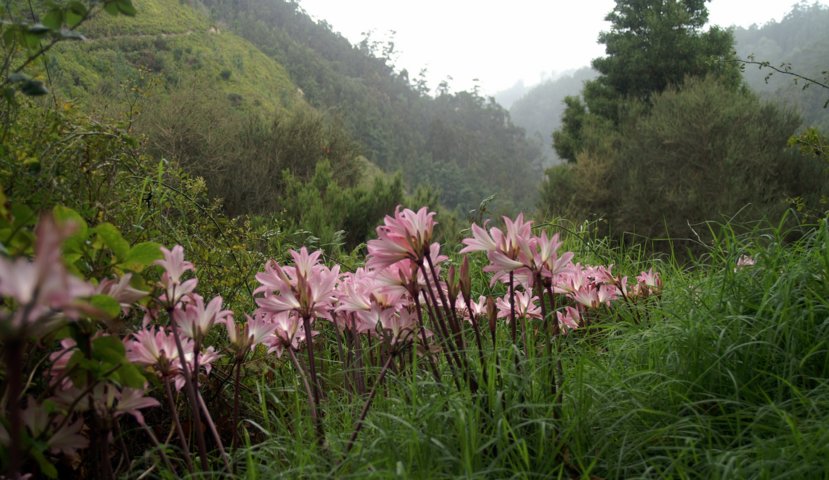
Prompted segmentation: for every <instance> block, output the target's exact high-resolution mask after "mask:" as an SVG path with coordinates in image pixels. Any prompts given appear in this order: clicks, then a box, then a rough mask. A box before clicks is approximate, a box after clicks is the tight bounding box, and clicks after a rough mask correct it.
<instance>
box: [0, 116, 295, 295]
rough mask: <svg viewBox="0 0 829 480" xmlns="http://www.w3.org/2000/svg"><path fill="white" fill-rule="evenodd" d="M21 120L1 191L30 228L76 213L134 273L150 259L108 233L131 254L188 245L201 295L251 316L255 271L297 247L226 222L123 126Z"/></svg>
mask: <svg viewBox="0 0 829 480" xmlns="http://www.w3.org/2000/svg"><path fill="white" fill-rule="evenodd" d="M16 113H17V117H16V120H15V122H14V123H13V124H11V125H9V127H7V129H5V130H4V131H3V132H2V133H3V135H2V136H0V139H2V143H0V166H2V169H0V188H1V189H2V192H4V193H5V195H6V196H7V197H8V199H9V201H10V202H11V203H12V204H13V205H16V204H19V205H21V206H22V205H26V206H27V207H28V208H29V209H30V215H31V217H32V218H31V219H32V221H34V219H35V218H37V215H38V213H39V212H42V211H47V210H51V209H52V208H53V207H54V206H55V205H64V206H67V207H69V208H71V209H74V210H75V211H77V212H78V213H79V214H80V217H81V218H83V219H84V220H85V222H86V223H88V224H89V225H90V227H95V231H96V232H98V235H99V236H100V237H101V238H102V239H103V240H102V241H104V242H106V244H107V245H108V248H109V249H110V250H112V252H113V255H115V256H116V257H117V256H118V255H122V256H124V259H123V262H124V265H127V266H128V265H129V264H130V262H135V261H136V260H137V259H141V258H143V257H144V256H145V253H146V252H144V253H142V252H141V251H140V250H137V251H135V252H133V253H132V254H130V251H124V245H123V242H121V241H120V240H118V238H117V237H115V236H113V234H112V232H111V231H110V230H109V229H108V227H101V225H105V224H106V223H110V224H112V225H114V226H115V227H117V229H118V231H120V232H121V234H123V238H124V239H126V241H127V242H128V244H129V245H136V244H142V242H157V243H159V244H162V245H165V246H167V247H170V248H171V247H172V246H174V245H176V244H180V245H182V246H184V248H185V250H186V251H187V252H188V253H187V256H188V259H191V260H192V261H193V262H195V264H196V265H198V268H199V274H200V282H199V288H200V290H201V291H202V292H204V294H205V295H216V294H220V295H222V296H223V297H224V299H225V302H226V304H227V305H229V306H230V307H232V308H237V309H242V310H245V311H247V310H248V309H250V308H252V298H251V291H252V287H250V286H251V285H252V284H253V283H252V281H253V279H252V275H253V273H254V272H255V271H256V269H258V268H261V265H262V264H263V263H264V261H265V259H266V258H267V257H268V256H278V255H280V254H282V253H283V252H284V251H286V250H287V248H290V247H293V246H294V244H293V243H291V240H290V239H288V238H287V234H286V232H284V231H283V230H280V226H281V221H280V220H278V219H272V220H271V221H270V222H269V223H268V225H264V226H262V227H261V228H253V227H252V226H251V224H250V222H249V220H248V219H247V218H244V217H240V218H236V219H231V218H229V217H227V216H226V215H225V214H224V213H223V212H222V206H221V204H220V203H219V202H217V201H215V200H212V199H211V198H210V196H209V195H208V191H207V188H206V185H205V182H204V181H203V180H202V179H199V178H194V177H192V176H190V175H188V174H187V173H185V172H184V171H183V170H182V169H181V168H180V167H178V166H176V164H175V163H174V162H170V161H167V160H159V159H156V158H152V157H150V156H148V155H146V154H144V153H142V150H143V145H142V143H141V142H140V141H139V140H138V139H137V138H136V137H134V136H131V135H129V134H128V133H127V132H126V131H125V130H124V129H123V128H121V127H119V126H116V125H105V124H101V123H100V122H97V121H95V120H92V119H90V118H89V117H88V116H86V115H85V114H83V113H81V112H79V111H78V110H76V109H71V108H69V109H66V110H63V111H61V112H55V111H52V110H48V109H41V108H40V107H38V106H34V105H31V104H29V103H24V104H22V105H21V107H20V109H18V110H17V111H16ZM96 226H97V227H96ZM274 231H277V232H279V233H278V234H274V233H273V232H274ZM265 232H267V234H266V233H265ZM91 265H95V263H91ZM125 268H126V267H125ZM85 273H86V274H90V275H94V276H98V275H104V274H107V275H108V274H109V271H98V270H95V271H91V272H89V271H86V272H85Z"/></svg>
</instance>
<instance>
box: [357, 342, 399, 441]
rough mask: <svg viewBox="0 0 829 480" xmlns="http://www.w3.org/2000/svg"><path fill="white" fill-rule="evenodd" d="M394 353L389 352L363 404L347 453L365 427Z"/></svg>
mask: <svg viewBox="0 0 829 480" xmlns="http://www.w3.org/2000/svg"><path fill="white" fill-rule="evenodd" d="M394 356H395V355H394V353H393V352H392V353H389V356H388V357H387V358H386V362H385V363H384V364H383V368H382V370H380V375H379V376H378V377H377V381H376V382H374V385H372V386H371V392H370V393H369V394H368V398H367V399H366V403H365V405H363V410H362V411H361V412H360V418H359V419H358V420H357V424H356V425H355V426H354V432H352V433H351V438H349V439H348V444H346V446H345V455H348V452H350V451H351V447H353V446H354V442H355V441H356V440H357V435H359V434H360V430H362V428H363V422H364V421H365V419H366V416H367V415H368V409H369V408H371V402H372V401H373V400H374V397H375V396H376V395H377V390H378V387H379V386H380V384H381V383H383V378H384V377H385V376H386V372H387V371H388V369H389V365H391V361H392V360H393V359H394Z"/></svg>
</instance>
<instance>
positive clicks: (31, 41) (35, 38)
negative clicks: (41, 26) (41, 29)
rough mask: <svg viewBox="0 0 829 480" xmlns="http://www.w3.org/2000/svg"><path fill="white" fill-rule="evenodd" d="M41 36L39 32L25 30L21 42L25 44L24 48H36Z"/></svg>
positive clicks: (38, 45)
mask: <svg viewBox="0 0 829 480" xmlns="http://www.w3.org/2000/svg"><path fill="white" fill-rule="evenodd" d="M41 36H42V35H40V34H37V33H34V32H30V31H28V30H26V31H25V32H24V33H23V43H24V44H25V45H26V48H28V49H30V50H36V49H37V48H38V47H40V37H41Z"/></svg>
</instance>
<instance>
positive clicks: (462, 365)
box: [419, 253, 478, 393]
mask: <svg viewBox="0 0 829 480" xmlns="http://www.w3.org/2000/svg"><path fill="white" fill-rule="evenodd" d="M425 257H426V263H427V264H429V270H430V271H431V274H432V278H433V279H434V282H435V289H436V290H437V291H438V295H440V301H441V303H442V304H443V308H441V307H440V305H438V303H437V299H436V298H435V292H434V291H433V290H432V288H431V287H430V286H429V274H428V273H427V272H425V271H424V272H423V277H424V278H425V279H426V286H427V289H428V290H429V295H430V297H431V300H432V304H433V305H434V307H435V310H438V311H439V312H440V311H442V312H447V311H448V312H449V313H450V315H451V318H450V320H449V322H448V323H449V328H452V330H453V332H452V335H449V334H448V333H449V332H448V331H446V332H445V333H444V335H446V342H445V343H447V344H448V345H449V347H450V349H451V351H452V356H453V357H454V359H455V363H456V364H457V368H459V369H461V370H463V372H464V374H465V377H466V381H467V383H468V384H469V388H470V390H471V391H472V393H475V392H477V391H478V382H477V381H476V380H475V376H474V375H473V374H472V371H471V370H470V369H469V363H468V361H467V359H466V354H465V352H463V351H462V350H461V345H462V340H461V330H460V325H459V324H458V319H457V318H456V317H455V312H454V310H453V309H452V308H450V307H449V302H448V301H447V300H446V295H444V293H443V289H442V288H440V278H439V277H438V275H437V271H436V270H435V265H434V263H432V257H431V255H429V253H426V255H425ZM419 268H421V270H423V263H420V265H419ZM443 328H444V330H447V329H446V326H445V325H444V327H443Z"/></svg>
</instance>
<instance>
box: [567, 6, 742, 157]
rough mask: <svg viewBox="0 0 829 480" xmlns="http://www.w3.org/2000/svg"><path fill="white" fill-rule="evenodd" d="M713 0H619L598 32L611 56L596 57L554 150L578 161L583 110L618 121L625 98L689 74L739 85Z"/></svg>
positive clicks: (648, 92)
mask: <svg viewBox="0 0 829 480" xmlns="http://www.w3.org/2000/svg"><path fill="white" fill-rule="evenodd" d="M707 1H709V0H617V1H616V7H615V8H614V9H613V11H612V12H610V13H609V14H608V15H607V17H606V18H605V19H606V20H607V21H609V22H611V24H612V25H611V28H610V31H607V32H602V33H601V35H599V42H600V43H603V44H604V45H605V51H606V52H607V56H605V57H601V58H596V59H594V60H593V68H595V69H596V70H597V71H598V72H599V73H600V74H601V75H600V76H599V77H598V78H597V79H595V80H592V81H588V82H586V83H585V86H584V90H583V91H582V96H583V98H584V102H583V104H582V102H578V101H574V100H571V101H569V102H568V104H567V109H566V110H565V112H564V118H565V119H566V120H570V121H565V122H564V123H563V125H562V130H561V132H562V133H561V134H560V135H557V136H556V138H555V139H554V144H555V146H556V150H557V151H559V154H560V155H562V154H563V155H562V157H563V158H566V159H567V160H568V161H571V162H573V161H575V159H576V154H577V153H578V151H579V150H580V149H581V145H579V143H578V139H579V138H581V137H582V135H581V133H580V132H579V129H580V125H581V124H583V123H584V122H583V120H582V121H572V120H575V119H578V118H580V117H583V112H584V110H585V108H586V112H587V113H588V114H590V115H598V116H601V117H604V118H607V119H609V120H611V121H613V123H614V124H618V122H619V119H620V118H621V116H622V110H623V109H624V108H625V104H626V102H628V101H630V100H643V101H646V102H647V100H648V99H649V98H650V97H651V96H652V95H653V94H655V93H659V92H662V91H664V90H665V89H666V88H667V87H669V86H671V85H674V86H676V85H680V84H681V83H682V82H683V81H684V80H685V78H687V77H703V76H705V75H714V76H716V77H718V78H719V79H720V80H721V81H722V82H723V83H724V84H725V85H729V86H731V87H733V88H737V87H738V86H739V85H740V78H741V77H740V70H739V67H738V65H737V64H736V63H735V62H733V53H732V44H733V37H732V34H731V32H730V31H729V30H723V29H721V28H719V27H716V26H714V27H711V28H709V29H708V30H705V31H703V27H704V26H705V24H706V23H707V21H708V10H707V8H706V7H705V3H706V2H707Z"/></svg>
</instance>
